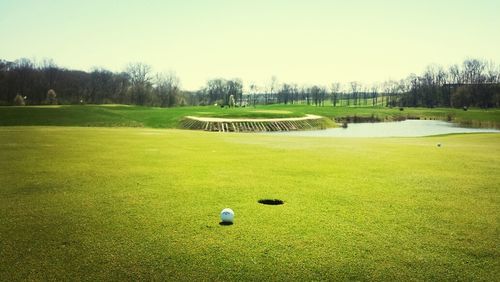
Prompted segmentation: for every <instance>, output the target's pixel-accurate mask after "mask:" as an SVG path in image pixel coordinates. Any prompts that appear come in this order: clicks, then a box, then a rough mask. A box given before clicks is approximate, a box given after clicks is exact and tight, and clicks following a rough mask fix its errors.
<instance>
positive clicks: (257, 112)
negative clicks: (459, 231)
mask: <svg viewBox="0 0 500 282" xmlns="http://www.w3.org/2000/svg"><path fill="white" fill-rule="evenodd" d="M306 114H316V115H320V116H324V117H327V118H330V119H338V118H342V117H346V116H351V117H352V116H359V117H372V116H373V117H377V118H379V119H380V120H393V119H397V118H398V117H405V118H407V117H410V118H415V117H419V118H425V119H441V120H452V121H454V122H457V123H462V124H465V125H469V126H475V127H496V128H500V109H488V110H483V109H469V110H468V111H463V110H462V109H450V108H436V109H429V108H405V109H404V110H403V111H400V110H399V108H386V107H345V106H342V107H332V106H324V107H316V106H312V105H309V106H308V105H267V106H264V105H258V106H257V107H255V108H254V107H245V108H232V109H228V108H224V109H223V108H220V107H215V106H203V107H202V106H199V107H176V108H152V107H139V106H127V105H83V106H82V105H61V106H27V107H0V126H15V125H48V126H52V125H58V126H93V127H95V126H100V127H150V128H177V127H178V126H179V122H180V121H181V120H182V119H183V118H184V117H185V116H209V117H227V118H287V117H301V116H305V115H306Z"/></svg>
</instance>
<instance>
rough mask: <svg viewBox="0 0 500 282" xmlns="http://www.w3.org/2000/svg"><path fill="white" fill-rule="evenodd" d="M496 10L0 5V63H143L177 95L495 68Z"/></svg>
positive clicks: (316, 4) (453, 4) (498, 57)
mask: <svg viewBox="0 0 500 282" xmlns="http://www.w3.org/2000/svg"><path fill="white" fill-rule="evenodd" d="M499 15H500V0H474V1H461V0H442V1H439V0H434V1H427V0H425V1H424V0H418V1H417V0H415V1H405V0H386V1H361V0H359V1H356V0H352V1H335V0H330V1H327V0H325V1H320V0H309V1H307V0H302V1H293V0H288V1H286V0H275V1H273V0H248V1H238V0H213V1H211V0H205V1H202V0H170V1H169V0H165V1H146V0H143V1H125V0H122V1H105V0H85V1H82V0H74V1H71V0H67V1H48V0H45V1H44V0H40V1H35V0H10V1H9V0H0V59H6V60H15V59H18V58H21V57H26V58H36V59H43V58H53V59H54V60H55V62H56V63H57V64H58V65H60V66H62V67H66V68H71V69H81V70H87V71H88V70H90V69H91V68H92V67H96V66H97V67H104V68H107V69H109V70H112V71H121V70H123V69H124V67H125V66H126V65H127V63H129V62H144V63H147V64H149V65H151V66H152V67H153V70H154V71H155V72H168V71H174V72H175V73H176V74H177V75H178V76H179V77H180V80H181V83H182V86H183V88H184V89H188V90H195V89H198V88H199V87H201V86H203V85H205V83H206V81H207V80H208V79H211V78H216V77H223V78H241V79H242V80H243V82H244V83H245V84H246V85H248V84H249V83H250V82H255V83H257V84H260V85H264V84H265V83H267V82H268V81H269V80H270V78H271V76H273V75H275V76H276V77H277V78H278V80H279V81H280V82H296V83H299V84H319V85H325V86H328V85H330V84H331V83H332V82H334V81H339V82H342V83H348V82H349V81H360V82H364V83H371V82H377V81H383V80H386V79H400V78H404V77H406V76H407V75H408V74H410V73H421V72H422V71H423V70H424V68H425V67H426V66H427V65H429V64H432V63H435V64H440V65H443V66H448V65H450V64H453V63H461V62H462V61H463V60H464V59H465V58H468V57H474V58H481V59H487V60H493V61H496V62H497V63H500V16H499Z"/></svg>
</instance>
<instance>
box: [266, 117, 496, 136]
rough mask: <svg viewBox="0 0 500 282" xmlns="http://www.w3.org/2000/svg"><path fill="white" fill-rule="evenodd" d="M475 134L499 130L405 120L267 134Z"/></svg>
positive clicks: (430, 121)
mask: <svg viewBox="0 0 500 282" xmlns="http://www.w3.org/2000/svg"><path fill="white" fill-rule="evenodd" d="M476 132H497V133H500V130H497V129H485V128H466V127H459V126H457V125H456V124H453V123H451V122H445V121H438V120H405V121H397V122H378V123H350V124H349V125H348V127H347V128H330V129H325V130H311V131H288V132H273V133H269V134H277V135H287V136H311V137H419V136H431V135H440V134H450V133H476Z"/></svg>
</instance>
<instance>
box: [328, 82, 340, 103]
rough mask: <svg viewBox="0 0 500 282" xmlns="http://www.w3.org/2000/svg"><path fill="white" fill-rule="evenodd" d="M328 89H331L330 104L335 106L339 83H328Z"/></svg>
mask: <svg viewBox="0 0 500 282" xmlns="http://www.w3.org/2000/svg"><path fill="white" fill-rule="evenodd" d="M330 90H331V91H332V105H333V106H334V107H336V106H337V101H338V98H339V97H338V95H339V90H340V83H339V82H334V83H332V84H331V85H330Z"/></svg>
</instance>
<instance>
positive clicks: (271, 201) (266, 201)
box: [258, 199, 285, 206]
mask: <svg viewBox="0 0 500 282" xmlns="http://www.w3.org/2000/svg"><path fill="white" fill-rule="evenodd" d="M258 202H259V204H263V205H273V206H275V205H283V204H284V203H285V202H284V201H282V200H278V199H262V200H259V201H258Z"/></svg>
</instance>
